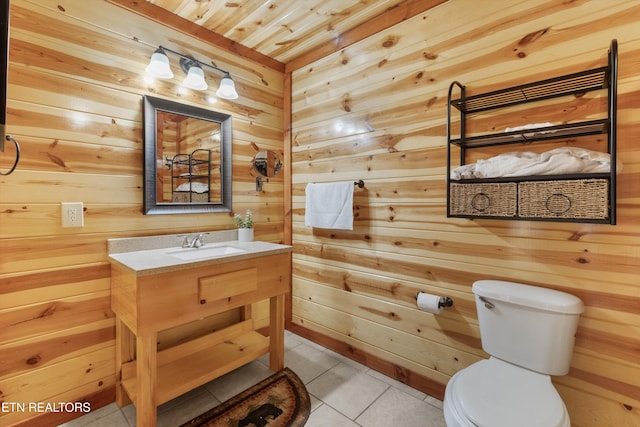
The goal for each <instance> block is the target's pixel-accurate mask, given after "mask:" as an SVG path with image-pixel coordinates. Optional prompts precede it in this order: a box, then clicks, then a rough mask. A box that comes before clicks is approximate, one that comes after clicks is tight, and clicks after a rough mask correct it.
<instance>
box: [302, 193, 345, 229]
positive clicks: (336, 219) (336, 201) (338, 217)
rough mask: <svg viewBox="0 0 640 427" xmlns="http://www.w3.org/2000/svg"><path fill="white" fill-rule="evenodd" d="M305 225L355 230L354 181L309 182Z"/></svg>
mask: <svg viewBox="0 0 640 427" xmlns="http://www.w3.org/2000/svg"><path fill="white" fill-rule="evenodd" d="M306 196H307V197H306V203H305V214H304V225H306V226H307V227H317V228H335V229H339V230H353V182H336V183H322V184H307V188H306Z"/></svg>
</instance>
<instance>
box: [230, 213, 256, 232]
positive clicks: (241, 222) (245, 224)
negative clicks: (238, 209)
mask: <svg viewBox="0 0 640 427" xmlns="http://www.w3.org/2000/svg"><path fill="white" fill-rule="evenodd" d="M233 222H234V223H235V224H236V227H238V228H253V217H252V216H251V210H249V209H247V213H246V214H245V216H244V219H243V218H242V216H241V215H240V214H235V215H234V216H233Z"/></svg>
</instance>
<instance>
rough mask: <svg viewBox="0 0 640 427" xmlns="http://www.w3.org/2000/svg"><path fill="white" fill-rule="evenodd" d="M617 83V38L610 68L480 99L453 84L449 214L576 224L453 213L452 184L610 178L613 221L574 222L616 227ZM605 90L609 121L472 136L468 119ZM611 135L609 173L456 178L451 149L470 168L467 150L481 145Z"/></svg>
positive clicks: (449, 118)
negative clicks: (455, 120)
mask: <svg viewBox="0 0 640 427" xmlns="http://www.w3.org/2000/svg"><path fill="white" fill-rule="evenodd" d="M617 80H618V44H617V41H616V40H615V39H614V40H612V41H611V45H610V48H609V52H608V65H607V66H605V67H599V68H594V69H591V70H587V71H583V72H578V73H573V74H567V75H564V76H560V77H555V78H551V79H546V80H540V81H537V82H532V83H527V84H523V85H519V86H514V87H510V88H505V89H501V90H496V91H492V92H486V93H483V94H479V95H473V96H466V87H465V86H464V85H462V84H461V83H459V82H457V81H454V82H452V83H451V85H450V86H449V94H448V106H447V141H448V144H447V216H448V217H462V218H489V217H490V218H493V219H519V220H546V221H572V219H570V218H545V219H541V218H528V217H521V216H518V215H514V216H500V215H495V216H485V215H483V214H482V212H478V213H477V215H476V214H474V213H472V214H469V215H467V214H463V215H461V214H452V209H451V203H452V201H451V185H452V184H456V185H459V184H463V185H464V184H469V185H477V184H479V183H487V184H488V183H516V184H518V183H523V182H525V181H558V180H560V181H563V180H571V179H573V180H582V179H593V178H598V179H605V180H606V181H607V183H608V207H607V209H608V217H607V218H606V219H605V220H603V219H601V218H594V219H593V220H589V219H584V218H580V219H575V222H593V223H608V224H615V223H616V162H617V160H616V123H617V119H616V114H617ZM456 88H457V90H458V91H459V92H460V97H459V98H457V99H452V93H453V91H454V90H455V89H456ZM598 90H606V93H607V112H606V117H604V118H601V119H597V120H587V121H581V122H576V123H566V124H559V125H554V126H547V127H539V128H535V129H523V130H517V131H510V132H501V133H490V134H484V135H467V134H466V121H467V119H468V118H469V117H468V116H469V115H473V114H474V113H479V112H484V111H490V110H496V109H500V108H507V107H513V106H515V105H521V104H528V103H533V102H538V101H543V100H548V99H552V98H558V97H563V96H569V95H580V94H584V93H587V92H591V91H598ZM452 108H455V109H457V110H458V111H459V114H460V120H459V124H460V135H459V137H453V136H452V135H451V122H452ZM599 134H603V135H607V151H608V153H609V155H610V162H611V170H610V172H609V173H604V174H573V175H545V176H535V177H531V176H528V177H517V178H490V179H466V180H459V181H458V180H455V181H454V180H451V147H452V146H456V147H458V148H459V151H460V165H464V164H465V160H466V154H467V153H466V151H467V150H468V149H473V148H479V147H491V146H501V145H505V146H508V145H513V144H529V143H533V142H549V141H553V140H560V139H563V140H566V139H569V138H575V137H582V136H586V135H599Z"/></svg>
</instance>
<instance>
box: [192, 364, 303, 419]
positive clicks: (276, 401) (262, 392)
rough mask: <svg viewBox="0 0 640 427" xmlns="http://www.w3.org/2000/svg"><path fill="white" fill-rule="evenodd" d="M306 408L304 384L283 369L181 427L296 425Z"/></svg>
mask: <svg viewBox="0 0 640 427" xmlns="http://www.w3.org/2000/svg"><path fill="white" fill-rule="evenodd" d="M310 410H311V404H310V403H309V393H307V389H306V388H305V386H304V384H303V383H302V381H301V380H300V378H298V376H297V375H296V374H295V373H294V372H293V371H292V370H290V369H289V368H284V369H283V370H282V371H280V372H277V373H275V374H273V375H271V376H270V377H269V378H267V379H265V380H263V381H261V382H259V383H258V384H256V385H254V386H253V387H251V388H249V389H248V390H245V391H243V392H242V393H240V394H238V395H237V396H234V397H232V398H231V399H229V400H227V401H226V402H224V403H222V404H220V405H219V406H216V407H215V408H213V409H210V410H208V411H207V412H205V413H204V414H202V415H199V416H197V417H196V418H194V419H192V420H191V421H189V422H187V423H185V424H183V425H182V426H181V427H195V426H198V427H300V426H303V425H304V424H305V422H306V421H307V418H309V412H310Z"/></svg>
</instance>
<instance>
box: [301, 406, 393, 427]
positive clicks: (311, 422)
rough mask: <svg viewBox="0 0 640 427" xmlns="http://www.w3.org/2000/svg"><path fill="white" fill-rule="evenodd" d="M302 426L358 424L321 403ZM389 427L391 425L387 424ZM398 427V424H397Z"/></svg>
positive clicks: (338, 426)
mask: <svg viewBox="0 0 640 427" xmlns="http://www.w3.org/2000/svg"><path fill="white" fill-rule="evenodd" d="M304 427H359V426H358V424H356V423H354V422H353V421H351V420H350V419H349V418H347V417H345V416H344V415H342V414H341V413H340V412H338V411H336V410H335V409H333V408H331V407H330V406H328V405H322V406H320V407H319V408H318V409H316V410H315V411H313V412H312V413H311V414H310V415H309V419H308V420H307V423H306V424H305V425H304ZM388 427H391V426H388ZM398 427H399V426H398Z"/></svg>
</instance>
